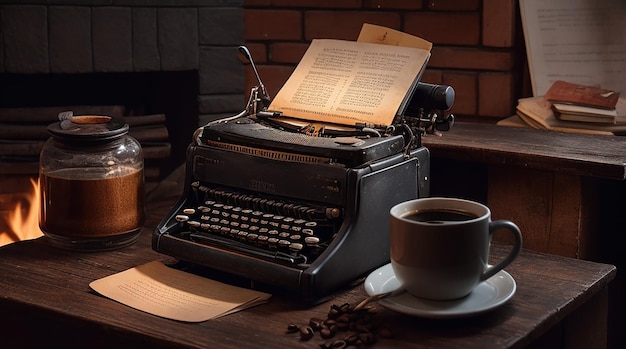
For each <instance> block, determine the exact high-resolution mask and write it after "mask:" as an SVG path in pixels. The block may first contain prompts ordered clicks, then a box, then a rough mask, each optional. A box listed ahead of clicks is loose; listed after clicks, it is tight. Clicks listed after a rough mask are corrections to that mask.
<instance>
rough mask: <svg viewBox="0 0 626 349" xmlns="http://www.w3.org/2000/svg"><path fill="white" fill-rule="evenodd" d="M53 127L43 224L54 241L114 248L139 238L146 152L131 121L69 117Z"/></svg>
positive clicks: (45, 163) (43, 180)
mask: <svg viewBox="0 0 626 349" xmlns="http://www.w3.org/2000/svg"><path fill="white" fill-rule="evenodd" d="M60 119H61V120H60V121H59V122H56V123H54V124H52V125H50V126H48V132H49V133H50V135H51V137H50V139H48V140H47V141H46V143H45V144H44V147H43V149H42V152H41V155H40V160H39V182H40V183H39V188H40V192H41V195H40V197H41V213H40V217H39V226H40V228H41V230H42V231H43V233H44V235H45V236H46V237H47V238H48V240H49V241H50V243H52V244H53V245H55V246H58V247H62V248H67V249H72V250H92V251H96V250H111V249H116V248H121V247H125V246H128V245H130V244H132V243H134V242H135V241H137V238H138V237H139V234H140V233H141V227H142V226H143V223H144V220H145V202H144V173H143V153H142V149H141V146H140V144H139V143H138V142H137V140H135V139H134V138H132V137H131V136H129V135H128V125H127V124H126V123H124V122H123V121H122V120H120V119H116V118H112V117H108V116H92V115H89V116H72V115H71V114H70V115H69V116H68V115H67V114H66V115H65V116H61V117H60Z"/></svg>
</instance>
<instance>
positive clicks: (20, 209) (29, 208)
mask: <svg viewBox="0 0 626 349" xmlns="http://www.w3.org/2000/svg"><path fill="white" fill-rule="evenodd" d="M30 183H31V191H30V192H28V193H19V194H17V193H16V194H15V198H14V200H15V202H16V204H15V208H14V209H13V210H12V211H9V212H6V213H5V212H2V217H0V220H1V221H3V222H2V223H3V224H0V229H1V230H2V231H1V232H0V246H2V245H6V244H9V243H12V242H15V241H20V240H29V239H35V238H38V237H40V236H42V235H43V233H42V232H41V230H40V229H39V181H38V180H37V179H33V178H30Z"/></svg>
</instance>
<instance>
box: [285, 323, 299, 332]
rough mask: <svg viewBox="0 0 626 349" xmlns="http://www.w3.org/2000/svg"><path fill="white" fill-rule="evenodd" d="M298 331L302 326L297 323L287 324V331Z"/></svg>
mask: <svg viewBox="0 0 626 349" xmlns="http://www.w3.org/2000/svg"><path fill="white" fill-rule="evenodd" d="M298 331H300V327H298V325H296V324H289V325H288V326H287V333H296V332H298Z"/></svg>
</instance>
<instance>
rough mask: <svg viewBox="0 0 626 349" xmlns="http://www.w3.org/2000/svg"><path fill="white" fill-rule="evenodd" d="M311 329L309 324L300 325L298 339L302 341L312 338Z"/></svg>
mask: <svg viewBox="0 0 626 349" xmlns="http://www.w3.org/2000/svg"><path fill="white" fill-rule="evenodd" d="M313 334H314V332H313V329H312V328H311V327H310V326H306V327H300V339H301V340H303V341H308V340H309V339H311V338H313Z"/></svg>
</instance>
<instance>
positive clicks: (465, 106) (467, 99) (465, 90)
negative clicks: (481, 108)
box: [441, 72, 478, 115]
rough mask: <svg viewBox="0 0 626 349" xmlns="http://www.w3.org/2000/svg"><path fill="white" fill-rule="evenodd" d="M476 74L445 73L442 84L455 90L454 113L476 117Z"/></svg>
mask: <svg viewBox="0 0 626 349" xmlns="http://www.w3.org/2000/svg"><path fill="white" fill-rule="evenodd" d="M477 75H478V74H476V73H469V72H468V73H463V72H444V73H443V78H442V79H441V80H442V81H441V83H442V84H446V85H450V86H452V88H453V89H454V92H455V99H454V104H453V105H452V109H451V111H452V113H453V114H459V115H476V111H477V109H478V108H477V106H476V102H477V94H478V91H477V78H478V76H477Z"/></svg>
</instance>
